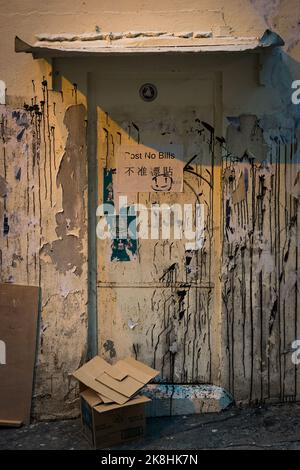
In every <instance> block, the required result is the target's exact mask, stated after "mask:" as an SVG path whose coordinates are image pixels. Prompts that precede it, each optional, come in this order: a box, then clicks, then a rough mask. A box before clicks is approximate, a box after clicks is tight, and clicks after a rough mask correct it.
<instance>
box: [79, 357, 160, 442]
mask: <svg viewBox="0 0 300 470" xmlns="http://www.w3.org/2000/svg"><path fill="white" fill-rule="evenodd" d="M157 374H158V371H157V370H154V369H152V368H151V367H148V366H146V365H145V364H143V363H142V362H139V361H136V360H135V359H133V358H131V357H127V358H126V359H122V360H120V361H118V362H117V363H116V364H115V365H113V366H112V365H110V364H108V362H106V361H105V360H104V359H102V358H101V357H99V356H95V357H94V358H93V359H91V360H90V361H89V362H87V363H86V364H84V365H83V366H82V367H80V368H79V369H78V370H77V371H75V372H74V373H73V376H74V377H75V378H76V379H77V380H78V381H79V390H80V406H81V422H82V429H83V434H84V435H85V437H86V438H87V439H88V441H89V442H90V444H91V445H92V446H93V447H94V448H96V449H97V448H98V449H99V448H103V447H110V446H112V445H116V444H123V443H124V442H129V441H132V440H134V439H137V438H141V437H142V436H143V435H144V432H145V409H144V408H145V403H147V402H149V401H151V400H150V398H148V397H144V396H137V393H138V391H139V390H140V389H141V388H143V387H144V385H146V384H147V383H148V382H150V380H151V379H153V378H154V377H156V376H157Z"/></svg>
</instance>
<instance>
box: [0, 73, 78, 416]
mask: <svg viewBox="0 0 300 470" xmlns="http://www.w3.org/2000/svg"><path fill="white" fill-rule="evenodd" d="M49 88H50V87H49V85H48V82H47V80H46V79H44V80H42V82H41V83H33V96H32V99H31V100H29V102H28V103H26V102H25V103H24V105H23V106H22V107H21V106H20V107H16V106H12V105H7V106H5V105H2V106H1V109H0V116H1V143H0V148H1V150H0V152H1V159H0V161H1V167H0V174H1V178H0V183H1V195H0V204H1V210H0V217H1V232H2V233H1V238H0V253H1V257H0V260H1V270H0V273H1V274H0V276H1V277H0V279H1V282H11V283H17V284H29V285H38V286H40V287H41V318H40V325H39V326H40V328H39V341H38V357H37V367H36V379H35V390H34V401H33V415H34V416H38V417H41V416H42V417H44V418H47V417H53V416H54V414H55V416H59V415H62V416H65V415H67V414H71V415H72V414H74V413H76V412H77V410H76V407H74V400H75V399H76V389H75V384H74V383H73V382H71V381H70V378H69V373H70V371H71V370H73V369H75V368H77V367H78V365H79V364H80V363H81V361H82V360H83V358H84V356H85V351H86V335H87V333H86V326H87V314H86V303H87V292H86V282H87V267H86V257H87V248H86V246H87V210H86V209H87V155H86V107H85V105H84V104H83V103H82V104H75V98H74V90H73V92H72V87H71V86H70V84H68V83H66V84H65V86H64V90H63V92H62V93H56V92H53V91H52V90H50V89H49ZM33 340H34V339H33Z"/></svg>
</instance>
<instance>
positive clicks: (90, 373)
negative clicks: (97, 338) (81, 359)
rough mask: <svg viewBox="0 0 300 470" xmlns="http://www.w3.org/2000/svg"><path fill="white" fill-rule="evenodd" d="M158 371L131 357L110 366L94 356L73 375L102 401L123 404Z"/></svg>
mask: <svg viewBox="0 0 300 470" xmlns="http://www.w3.org/2000/svg"><path fill="white" fill-rule="evenodd" d="M158 373H159V372H158V371H157V370H154V369H152V368H151V367H148V366H146V365H145V364H143V363H142V362H139V361H136V360H135V359H133V358H131V357H128V358H126V359H123V360H120V361H118V362H117V363H116V364H115V365H114V366H111V365H110V364H108V363H107V362H106V361H105V360H104V359H102V358H101V357H99V356H96V357H94V358H93V359H92V360H91V361H89V362H87V363H86V364H84V365H83V366H82V367H80V369H78V370H77V371H76V372H74V373H73V376H74V377H75V378H76V379H77V380H79V381H80V382H81V383H83V384H84V385H85V386H86V387H89V388H91V389H92V390H94V391H95V392H97V393H98V394H99V396H100V398H101V399H102V401H103V402H104V403H106V404H107V403H111V402H114V403H117V404H119V405H123V404H124V403H126V402H127V401H128V400H129V399H130V398H132V397H133V396H134V395H135V394H136V393H137V392H138V391H139V390H140V389H141V388H142V387H143V386H144V385H146V384H147V383H148V382H149V381H150V380H152V379H153V378H154V377H156V376H157V375H158Z"/></svg>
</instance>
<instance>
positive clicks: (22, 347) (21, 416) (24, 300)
mask: <svg viewBox="0 0 300 470" xmlns="http://www.w3.org/2000/svg"><path fill="white" fill-rule="evenodd" d="M38 305H39V288H38V287H33V286H21V285H16V284H0V316H1V324H0V342H1V344H2V345H3V346H4V348H5V349H4V350H5V353H6V354H5V357H4V358H3V357H0V426H2V425H4V426H19V425H20V424H21V423H23V424H29V422H30V408H31V397H32V386H33V371H34V362H35V350H36V332H37V319H38Z"/></svg>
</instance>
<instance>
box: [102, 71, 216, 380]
mask: <svg viewBox="0 0 300 470" xmlns="http://www.w3.org/2000/svg"><path fill="white" fill-rule="evenodd" d="M149 83H150V84H151V85H154V86H155V89H156V91H157V96H154V99H152V98H153V96H151V92H152V91H153V90H150V98H151V99H152V100H151V101H149V100H147V96H146V98H145V96H143V92H142V90H143V89H142V88H141V86H142V85H143V84H146V86H147V84H149ZM94 87H95V90H96V91H95V100H96V105H97V147H98V149H97V153H98V180H99V203H100V204H101V203H103V202H105V201H106V202H107V201H112V200H113V199H114V200H115V199H116V196H117V195H116V193H115V191H114V182H115V176H114V174H115V171H116V168H117V166H118V162H117V158H118V148H119V146H120V145H124V144H145V145H149V146H151V145H152V146H153V143H155V145H156V146H157V147H159V146H160V145H161V146H163V145H170V144H172V145H173V144H178V145H182V146H183V158H184V164H185V169H184V185H183V192H178V193H168V192H159V193H156V192H139V193H130V194H128V195H127V197H128V201H129V203H130V204H133V203H136V202H137V203H143V204H145V205H146V206H147V207H149V208H150V207H151V206H153V204H163V203H165V204H174V203H177V204H178V203H179V204H181V205H183V204H185V203H187V204H193V205H195V204H196V203H200V204H203V205H204V228H205V233H204V243H203V246H202V248H201V249H197V250H189V249H188V250H186V245H185V244H184V242H183V241H182V240H175V239H172V238H170V239H168V240H165V239H158V240H151V239H148V240H138V241H137V243H136V244H134V243H133V244H130V245H127V246H124V244H123V245H122V243H121V244H120V246H119V245H117V246H116V244H115V245H114V241H111V240H98V241H97V243H98V246H97V253H98V255H97V259H98V272H97V298H98V325H99V331H98V335H99V353H100V354H103V355H104V356H105V357H107V359H108V360H111V361H112V362H113V361H114V360H115V359H118V358H122V357H124V356H126V355H132V356H133V357H135V358H137V359H138V360H141V361H144V362H145V363H147V364H149V365H150V366H152V367H154V368H157V369H159V370H160V371H161V374H160V378H161V380H162V381H165V382H175V383H201V382H211V380H212V368H213V367H214V361H213V355H214V343H215V344H217V343H218V339H217V341H216V339H215V338H214V335H216V328H215V321H214V318H213V314H214V315H217V314H216V312H215V313H214V312H213V310H216V308H219V307H218V305H217V304H218V301H217V302H216V300H215V298H216V295H215V293H216V292H215V289H216V283H218V279H219V275H218V269H219V264H218V263H219V246H218V245H219V223H218V220H219V219H218V218H219V215H220V214H219V209H218V207H219V202H220V201H219V197H220V192H218V191H217V192H216V191H215V190H214V188H215V187H216V185H217V184H218V183H216V181H218V180H219V176H218V169H217V167H216V162H215V160H216V155H217V152H216V148H215V144H214V142H215V139H214V137H215V136H214V126H215V121H216V113H217V110H216V83H215V80H214V77H203V78H202V77H198V78H189V77H184V76H176V74H175V76H174V74H173V76H172V77H170V76H164V77H161V76H160V75H159V74H157V73H156V74H155V73H154V72H153V73H152V74H150V76H147V77H146V76H145V78H141V77H137V76H134V75H131V76H130V77H120V78H116V77H111V78H107V79H103V78H101V77H94ZM144 90H145V89H144ZM146 91H147V90H146ZM148 94H149V93H148ZM146 95H147V93H146ZM194 156H195V158H194V159H193V161H192V162H191V163H190V164H189V165H187V163H188V162H189V161H190V160H191V159H192V158H193V157H194ZM122 250H123V251H122ZM122 253H123V254H124V256H123V255H122ZM215 347H216V346H215Z"/></svg>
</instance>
